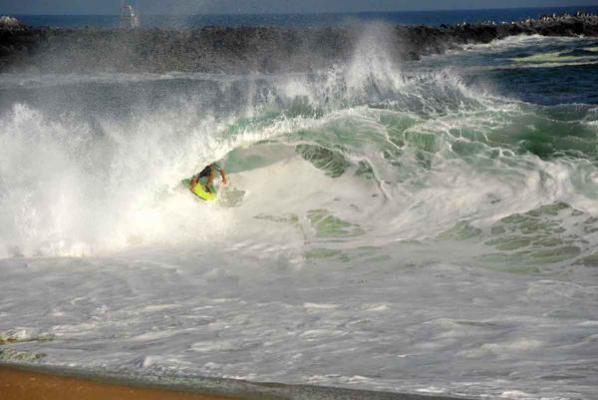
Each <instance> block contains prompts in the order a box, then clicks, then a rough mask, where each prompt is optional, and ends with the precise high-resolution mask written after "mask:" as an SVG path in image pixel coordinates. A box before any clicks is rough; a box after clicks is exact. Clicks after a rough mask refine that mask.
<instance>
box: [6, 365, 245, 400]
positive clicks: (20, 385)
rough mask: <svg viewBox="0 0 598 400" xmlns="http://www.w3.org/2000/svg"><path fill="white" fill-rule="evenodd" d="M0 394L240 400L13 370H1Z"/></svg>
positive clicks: (23, 399)
mask: <svg viewBox="0 0 598 400" xmlns="http://www.w3.org/2000/svg"><path fill="white" fill-rule="evenodd" d="M0 393H1V394H2V395H1V396H0V397H1V398H2V400H37V399H47V400H54V399H56V400H58V399H60V400H70V399H73V400H80V399H86V400H100V399H101V400H109V399H130V400H154V399H155V400H158V399H160V400H225V399H240V398H241V397H228V396H215V395H210V394H201V393H191V392H183V391H175V390H166V389H159V388H149V387H136V386H127V385H121V384H115V383H106V382H101V381H96V380H92V379H86V378H79V377H73V376H61V375H53V374H50V373H45V372H37V371H35V372H34V371H30V370H27V369H23V368H19V367H14V366H0Z"/></svg>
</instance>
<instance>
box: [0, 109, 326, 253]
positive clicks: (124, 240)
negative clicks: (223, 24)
mask: <svg viewBox="0 0 598 400" xmlns="http://www.w3.org/2000/svg"><path fill="white" fill-rule="evenodd" d="M236 121H237V117H236V116H230V117H226V116H224V117H221V118H220V119H219V120H216V118H214V117H213V116H212V115H210V114H206V115H201V116H197V115H196V111H195V110H194V108H193V104H189V105H188V106H187V108H182V109H180V108H177V109H174V110H173V109H172V108H168V107H163V108H162V109H161V110H159V111H157V112H147V113H143V112H142V113H138V114H134V115H132V116H130V117H125V118H122V117H120V118H118V119H117V118H114V117H113V118H107V117H104V118H103V119H96V127H95V128H97V127H98V126H99V127H100V131H99V132H98V130H97V129H95V130H94V129H92V128H91V127H90V126H89V125H88V124H87V123H85V122H81V121H80V120H79V119H78V118H77V117H74V116H68V115H66V114H65V115H64V116H61V117H60V118H51V117H48V116H45V115H43V114H42V113H41V112H39V111H36V110H34V109H32V108H30V107H29V106H26V105H22V104H19V105H15V106H14V107H13V109H12V110H11V111H10V112H7V113H5V114H4V116H3V117H2V120H1V121H0V124H1V125H0V132H1V136H0V139H1V143H2V152H3V153H2V164H0V165H1V167H2V168H1V169H0V172H1V173H0V177H1V178H2V179H1V181H0V184H1V185H0V194H1V197H0V201H1V203H2V213H1V214H0V215H1V217H2V231H1V235H0V240H1V241H0V247H1V248H2V250H1V253H0V256H2V257H6V256H11V255H27V256H35V255H43V256H55V255H58V256H81V255H92V254H99V253H101V252H105V251H113V250H119V249H124V248H128V247H131V246H139V245H148V244H158V243H163V244H167V245H173V244H182V243H186V242H190V241H191V242H197V241H198V240H200V241H201V240H204V239H205V240H207V239H208V238H209V239H210V240H214V239H215V238H216V237H218V236H219V235H221V234H225V232H227V230H228V229H229V228H230V227H231V226H232V222H231V220H230V218H231V213H230V212H229V211H227V210H225V209H223V208H222V207H220V206H219V205H218V203H216V204H210V205H208V206H207V207H206V204H202V205H201V206H203V207H201V206H198V204H196V201H195V199H194V198H193V196H191V195H190V194H189V193H188V192H187V191H186V190H184V189H183V188H181V187H180V186H179V182H180V180H181V179H182V178H185V177H189V176H191V175H192V174H193V173H196V172H197V171H198V170H200V169H201V168H203V166H205V165H206V164H208V163H210V162H212V161H215V160H218V159H221V158H222V157H223V156H224V155H226V154H227V153H228V152H229V151H231V150H232V149H235V148H239V147H244V146H249V145H251V144H253V143H255V142H258V141H261V140H265V139H270V138H273V137H276V136H281V135H285V134H288V133H290V132H293V131H296V130H298V129H304V128H308V127H310V126H313V125H314V124H315V125H317V124H320V123H321V121H319V120H313V119H310V118H304V117H301V116H299V117H296V118H287V117H285V116H284V115H281V116H279V117H277V118H274V119H271V120H268V121H266V122H264V123H261V122H258V123H255V124H253V123H250V124H247V125H246V126H244V127H242V129H238V130H235V131H234V132H232V133H228V132H227V129H228V127H229V126H232V125H233V124H235V123H236ZM232 178H233V181H234V176H233V177H232ZM190 210H192V211H191V212H190ZM205 226H210V229H209V230H206V229H205V228H204V227H205Z"/></svg>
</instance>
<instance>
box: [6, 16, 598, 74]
mask: <svg viewBox="0 0 598 400" xmlns="http://www.w3.org/2000/svg"><path fill="white" fill-rule="evenodd" d="M13 22H14V21H13ZM521 34H524V35H531V34H539V35H546V36H578V35H585V36H598V16H595V15H589V14H584V13H577V14H576V15H552V16H545V17H542V18H540V19H537V20H527V21H519V22H509V23H504V22H503V23H495V22H487V23H482V24H459V25H456V26H440V27H429V26H396V27H388V26H384V27H381V26H376V27H375V29H370V28H368V27H364V26H353V27H350V26H345V27H334V28H281V27H278V28H277V27H239V28H225V27H205V28H198V29H176V30H175V29H172V30H164V29H143V28H141V29H128V30H126V29H95V28H80V29H59V28H39V27H35V28H34V27H24V26H22V25H20V24H11V25H0V72H49V73H96V72H155V73H162V72H168V71H182V72H208V73H246V72H261V73H272V72H299V71H310V70H314V69H319V68H323V67H327V66H329V65H331V64H333V63H335V62H343V61H345V60H347V59H349V58H350V57H351V56H352V55H353V54H354V52H355V49H356V48H357V47H358V46H364V36H367V35H370V38H369V39H368V40H370V43H375V44H376V46H384V49H385V51H387V52H388V53H389V54H390V56H391V57H394V58H396V59H397V60H413V59H418V58H419V57H421V56H422V55H428V54H434V53H441V52H443V51H445V50H447V49H450V48H454V47H456V46H459V45H462V44H467V43H472V44H473V43H488V42H490V41H492V40H495V39H501V38H505V37H507V36H512V35H521ZM365 45H366V46H368V45H367V41H366V44H365Z"/></svg>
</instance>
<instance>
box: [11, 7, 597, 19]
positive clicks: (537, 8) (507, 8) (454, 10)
mask: <svg viewBox="0 0 598 400" xmlns="http://www.w3.org/2000/svg"><path fill="white" fill-rule="evenodd" d="M584 7H585V8H598V5H572V6H552V7H551V6H548V7H498V8H460V9H457V8H455V9H442V8H440V9H433V10H432V9H430V10H387V11H373V10H361V11H326V12H316V11H310V12H295V13H284V12H270V13H230V14H222V13H207V14H201V13H197V14H144V13H141V14H142V15H148V16H169V17H170V16H172V17H183V16H197V15H205V16H212V17H213V16H230V15H235V16H239V15H248V16H249V15H252V16H255V15H264V16H265V15H334V14H366V13H401V12H404V13H417V12H447V11H450V12H458V11H504V10H545V9H558V8H577V9H579V11H582V10H583V8H584ZM136 11H137V12H138V13H139V11H138V10H136ZM1 15H7V16H9V15H13V16H39V17H43V16H73V17H83V16H97V17H119V16H120V14H23V13H14V14H1Z"/></svg>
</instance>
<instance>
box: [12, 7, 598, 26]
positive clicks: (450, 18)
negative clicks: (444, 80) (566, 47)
mask: <svg viewBox="0 0 598 400" xmlns="http://www.w3.org/2000/svg"><path fill="white" fill-rule="evenodd" d="M578 10H584V11H588V12H592V13H598V6H583V7H544V8H513V9H496V10H453V11H448V10H446V11H443V10H441V11H404V12H360V13H323V14H271V15H263V14H259V15H253V14H236V15H190V16H189V15H144V14H143V10H141V13H140V20H141V24H142V26H145V27H162V28H173V27H176V28H188V27H203V26H231V27H236V26H286V27H307V26H338V25H346V24H353V23H355V22H356V21H360V22H384V23H387V24H408V25H420V24H421V25H431V26H438V25H441V24H447V25H454V24H459V23H462V22H470V23H476V22H485V21H496V22H503V21H504V22H510V21H520V20H524V19H527V18H538V17H540V16H542V15H549V14H553V13H557V14H560V13H564V12H568V13H572V14H573V13H575V12H577V11H578ZM115 11H118V10H115ZM17 17H18V18H19V20H21V21H22V22H23V23H25V24H28V25H32V26H54V27H71V28H72V27H84V26H89V27H102V28H114V27H118V26H119V25H120V17H119V16H118V15H18V16H17Z"/></svg>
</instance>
